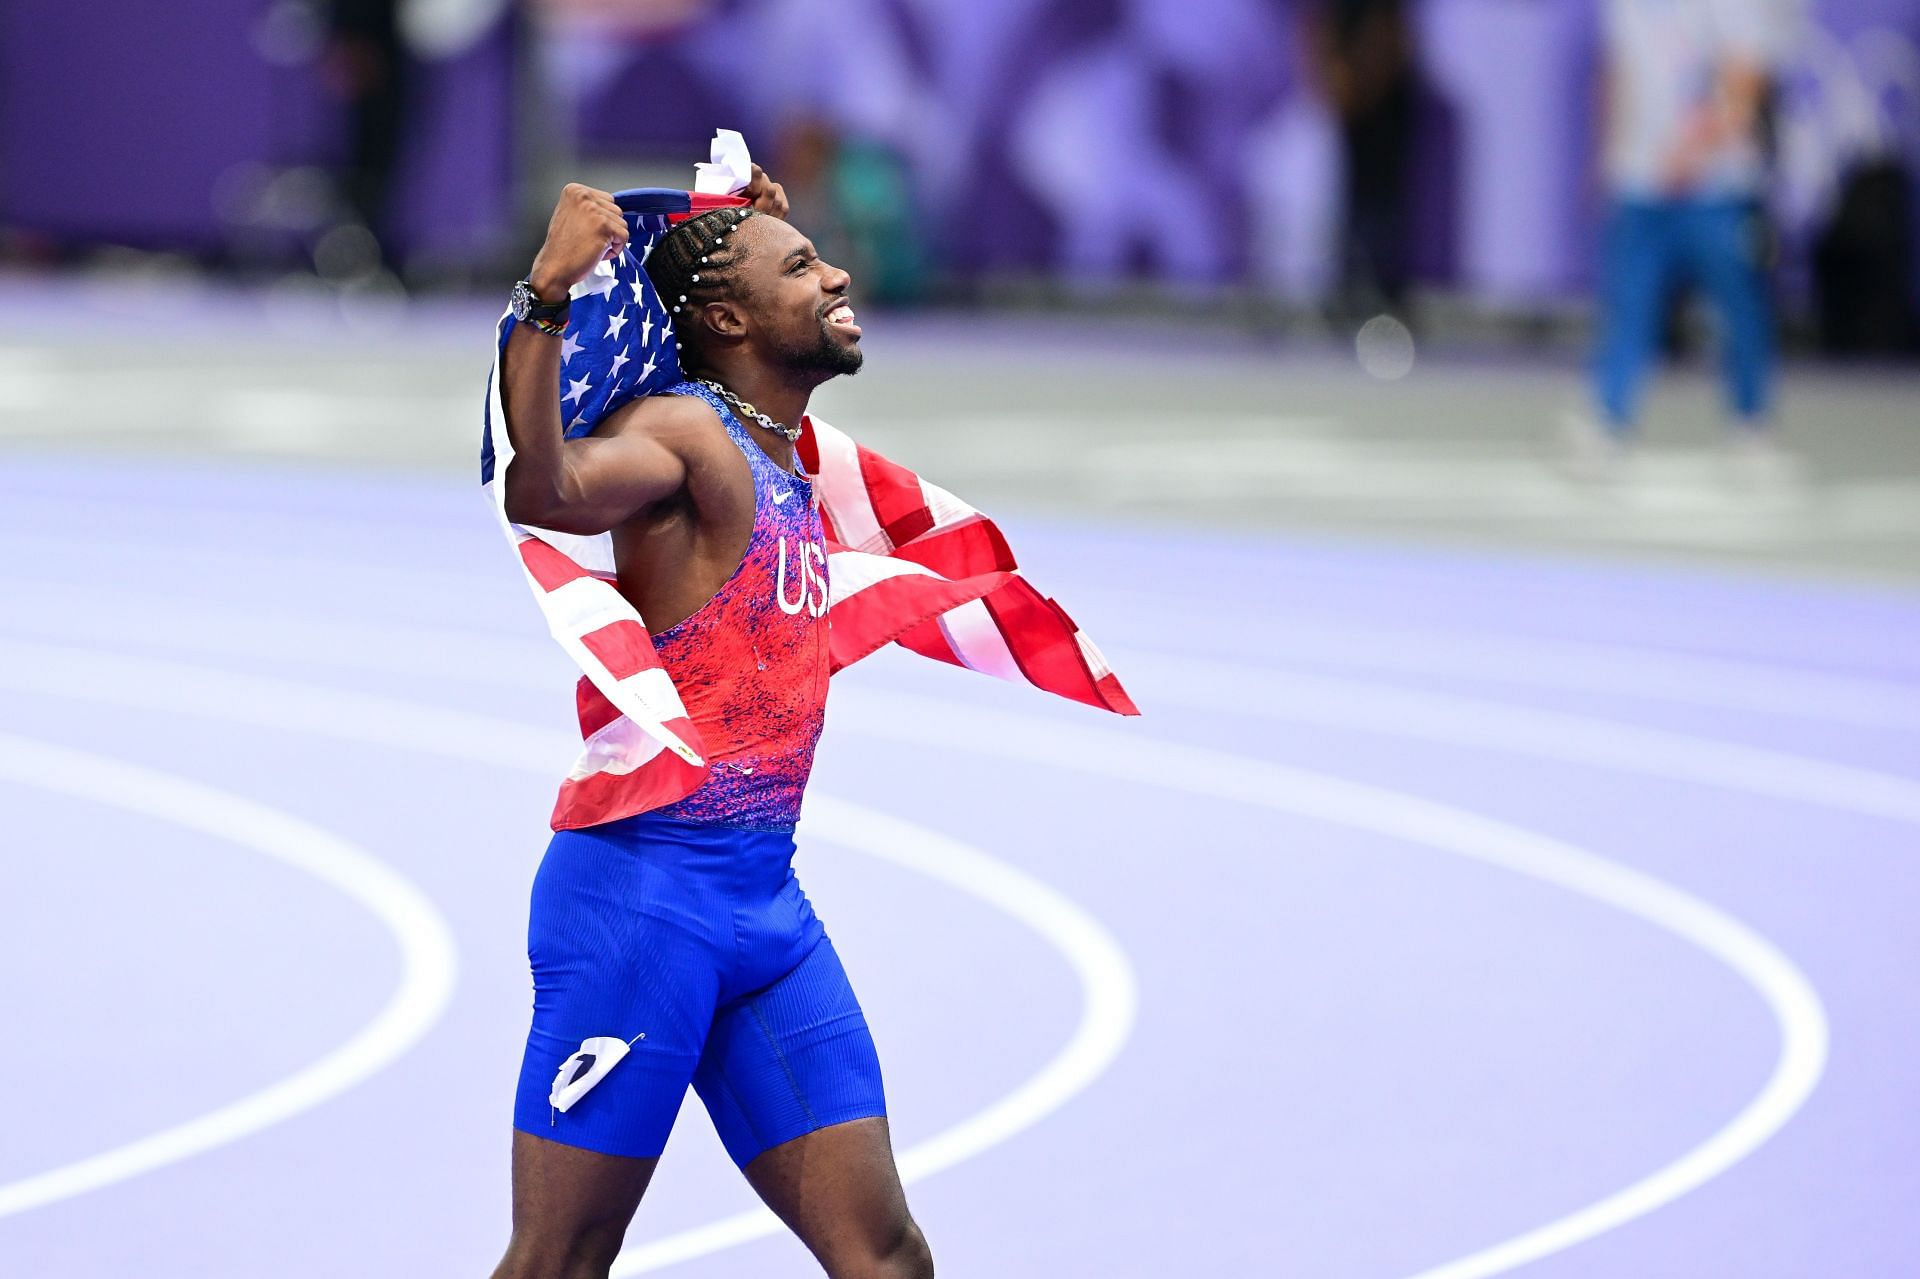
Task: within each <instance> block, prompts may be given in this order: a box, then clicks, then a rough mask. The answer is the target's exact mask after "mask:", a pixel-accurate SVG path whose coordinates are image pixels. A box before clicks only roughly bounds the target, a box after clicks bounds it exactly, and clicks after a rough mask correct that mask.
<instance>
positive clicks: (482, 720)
mask: <svg viewBox="0 0 1920 1279" xmlns="http://www.w3.org/2000/svg"><path fill="white" fill-rule="evenodd" d="M8 647H10V645H8V644H6V643H4V642H0V653H3V652H4V651H5V650H6V649H7V648H8ZM59 651H61V650H49V653H50V655H51V653H53V652H59ZM64 651H65V652H66V656H67V659H68V660H72V659H73V656H74V651H73V650H64ZM86 665H87V666H88V667H89V669H90V670H91V672H92V674H91V677H90V678H89V680H87V681H86V682H84V683H79V682H76V683H73V684H69V685H66V686H62V685H61V684H60V683H59V682H54V683H53V686H54V687H56V688H58V689H59V692H58V694H57V695H58V696H63V697H69V696H70V697H77V698H82V699H86V700H94V701H103V702H108V703H112V704H116V705H137V706H140V707H142V708H145V709H150V710H170V711H175V712H178V713H182V714H192V715H197V716H202V717H206V718H211V719H219V720H226V721H229V722H239V723H246V724H255V725H260V726H270V727H275V728H278V729H281V730H283V731H287V732H295V733H297V732H309V733H314V734H316V735H325V736H331V737H335V738H339V739H342V740H347V741H354V742H358V743H361V744H364V745H375V746H384V747H389V748H393V749H399V750H412V751H418V752H421V753H425V754H436V755H440V756H445V757H451V758H454V759H459V760H461V761H463V762H470V763H476V764H482V765H486V766H489V767H503V766H504V767H509V768H531V769H533V770H534V771H536V772H538V773H539V774H540V775H541V776H543V777H551V776H556V775H557V774H556V773H555V772H554V768H555V765H556V763H557V762H559V761H564V760H565V759H566V758H568V757H569V756H571V755H572V754H573V753H575V747H576V743H574V742H573V740H572V739H571V738H569V737H567V736H566V735H564V734H559V733H551V732H545V731H542V730H540V729H537V728H530V727H528V726H526V725H523V724H520V723H516V722H513V721H508V720H500V719H492V718H489V717H486V716H478V715H470V714H466V713H462V712H456V711H444V710H440V709H438V708H436V707H432V706H426V705H421V704H417V703H412V702H404V701H399V700H395V699H389V698H382V697H371V696H367V695H363V694H352V693H339V692H335V691H333V690H330V689H326V688H324V687H321V686H318V685H310V684H303V683H299V682H297V681H291V680H281V679H271V678H263V677H260V676H251V675H229V674H226V673H224V672H219V671H214V670H209V669H207V668H204V667H196V666H190V665H186V664H180V663H171V662H156V661H153V660H151V659H146V658H125V657H121V656H119V655H117V654H106V653H99V654H90V655H89V656H88V657H87V658H86ZM22 669H23V668H19V667H15V668H13V670H14V671H19V670H22ZM116 676H117V677H118V678H119V680H120V681H121V683H120V684H119V685H117V686H116V685H115V684H114V678H115V677H116ZM45 681H48V670H47V668H45V667H42V668H39V669H38V670H35V671H34V681H33V682H32V683H31V684H30V683H28V682H27V680H26V679H25V677H24V675H20V676H16V675H14V674H13V673H12V672H10V671H8V670H6V669H4V668H0V687H7V686H12V687H16V688H21V687H24V688H31V689H35V690H36V691H44V686H43V682H45ZM6 740H7V739H5V738H0V745H4V744H5V742H6ZM49 749H52V748H49ZM76 754H77V753H76ZM7 762H8V757H7V756H6V755H4V754H0V775H5V774H4V765H5V764H6V763H7ZM562 766H563V765H562ZM121 767H124V768H126V769H129V770H133V771H136V772H137V771H140V770H135V769H134V766H132V765H124V766H121ZM179 785H181V786H187V787H191V786H194V785H195V784H194V783H187V782H180V783H179ZM200 789H202V790H207V791H209V793H217V792H211V791H210V788H200ZM237 802H239V803H242V804H244V803H246V801H237ZM807 803H808V809H807V818H808V822H809V824H810V827H813V828H814V829H816V830H817V831H818V832H819V833H820V834H821V836H822V837H823V838H825V839H827V840H830V841H832V842H834V843H838V844H841V845H843V846H845V847H848V848H852V849H854V850H856V851H859V852H862V853H866V854H868V855H870V856H874V857H877V858H881V859H883V860H886V861H891V862H894V863H895V864H897V865H900V866H903V867H906V868H908V869H911V870H914V871H917V872H919V873H921V874H924V875H927V876H929V877H931V878H933V879H936V880H939V881H941V882H943V883H945V884H948V885H950V886H952V887H954V888H958V889H960V890H962V891H964V892H966V893H969V894H971V895H972V896H974V897H977V898H979V899H980V900H982V901H984V902H986V903H987V904H988V905H990V906H993V907H995V908H996V909H999V910H1002V911H1004V912H1005V913H1007V914H1009V915H1011V916H1013V917H1014V918H1015V919H1017V920H1019V921H1020V922H1021V923H1024V924H1026V925H1027V926H1028V927H1029V928H1031V929H1033V930H1034V931H1035V932H1036V933H1038V934H1039V935H1040V936H1041V937H1042V938H1043V939H1044V940H1045V941H1047V942H1048V943H1049V944H1050V945H1052V946H1053V947H1054V949H1055V950H1057V951H1059V953H1060V954H1061V955H1062V956H1063V957H1064V958H1065V959H1066V960H1067V962H1068V964H1069V965H1070V966H1071V967H1072V968H1073V970H1074V973H1075V975H1076V976H1077V977H1078V978H1079V979H1080V983H1081V988H1082V994H1083V997H1084V1003H1083V1006H1082V1010H1081V1016H1080V1021H1079V1023H1078V1024H1077V1025H1076V1026H1075V1028H1074V1031H1073V1034H1072V1035H1071V1036H1070V1037H1069V1038H1068V1040H1067V1043H1066V1044H1065V1045H1064V1046H1063V1047H1062V1048H1061V1049H1060V1050H1059V1051H1058V1052H1057V1053H1055V1054H1054V1056H1053V1057H1052V1058H1051V1059H1050V1060H1049V1061H1048V1062H1047V1063H1046V1064H1045V1065H1043V1066H1042V1067H1041V1068H1040V1070H1039V1071H1038V1072H1037V1073H1036V1074H1034V1075H1032V1076H1031V1077H1029V1078H1028V1079H1026V1080H1025V1081H1024V1082H1022V1083H1021V1084H1020V1085H1019V1086H1018V1087H1016V1088H1015V1089H1014V1090H1013V1091H1012V1092H1011V1093H1009V1094H1007V1095H1006V1096H1005V1097H1002V1098H1001V1099H999V1100H998V1101H996V1102H994V1103H993V1104H991V1105H990V1106H988V1107H987V1108H986V1109H984V1110H982V1111H980V1112H978V1113H977V1114H974V1115H970V1116H968V1117H967V1118H965V1119H963V1120H961V1121H960V1122H959V1123H957V1124H955V1125H953V1126H952V1127H950V1128H947V1129H945V1130H943V1131H941V1132H939V1133H936V1134H934V1135H933V1136H932V1137H929V1138H927V1139H926V1140H924V1141H921V1142H919V1143H917V1144H915V1145H913V1146H911V1147H909V1148H907V1149H906V1150H903V1151H902V1152H901V1153H900V1155H899V1158H898V1161H897V1162H898V1165H899V1168H900V1174H901V1177H902V1179H903V1180H906V1181H910V1182H911V1181H916V1180H919V1179H920V1178H923V1177H928V1176H931V1175H933V1174H934V1173H937V1172H940V1171H943V1170H945V1169H947V1168H950V1167H952V1166H953V1165H955V1164H957V1163H959V1162H961V1161H963V1160H965V1159H969V1158H972V1157H973V1156H975V1155H978V1154H980V1153H982V1152H983V1151H986V1150H988V1149H991V1148H992V1147H994V1146H997V1145H999V1144H1001V1143H1002V1142H1005V1141H1008V1140H1010V1139H1011V1138H1013V1137H1014V1136H1016V1135H1017V1134H1019V1133H1020V1132H1023V1131H1024V1130H1026V1129H1027V1128H1030V1127H1032V1126H1033V1125H1035V1124H1037V1123H1039V1122H1040V1121H1041V1120H1042V1119H1044V1118H1046V1117H1047V1116H1048V1115H1049V1114H1051V1113H1053V1112H1054V1111H1055V1110H1057V1109H1059V1108H1060V1107H1061V1106H1062V1105H1064V1104H1066V1102H1067V1101H1068V1100H1070V1099H1071V1098H1072V1097H1073V1096H1074V1095H1075V1094H1077V1093H1078V1092H1080V1091H1081V1090H1082V1089H1084V1088H1086V1087H1087V1086H1088V1085H1089V1084H1091V1083H1092V1082H1093V1081H1094V1080H1095V1079H1096V1078H1098V1077H1099V1076H1100V1075H1101V1074H1102V1073H1103V1072H1104V1071H1105V1070H1106V1068H1107V1067H1108V1066H1109V1065H1111V1064H1112V1062H1113V1061H1114V1059H1115V1058H1116V1057H1118V1056H1119V1054H1120V1051H1121V1049H1122V1048H1123V1047H1124V1045H1125V1043H1126V1040H1127V1037H1128V1036H1129V1034H1130V1033H1131V1031H1132V1027H1133V1021H1134V1017H1135V1010H1136V1007H1137V1003H1138V989H1137V984H1136V983H1135V981H1134V977H1133V970H1132V967H1131V965H1130V964H1129V963H1128V962H1127V958H1126V952H1125V951H1124V950H1123V949H1122V948H1121V946H1120V944H1119V942H1118V941H1116V940H1115V939H1114V937H1113V935H1112V934H1111V933H1110V932H1108V931H1107V929H1106V928H1105V926H1103V925H1102V924H1101V923H1100V922H1099V921H1098V920H1097V919H1095V918H1094V917H1093V916H1092V915H1090V914H1089V913H1087V911H1085V910H1084V909H1082V908H1081V907H1080V906H1079V905H1077V904H1076V903H1074V902H1073V901H1072V900H1071V899H1069V898H1068V897H1066V896H1065V895H1063V894H1062V893H1060V892H1059V891H1058V890H1057V889H1054V888H1052V887H1050V886H1049V885H1047V884H1045V883H1043V882H1042V881H1040V880H1038V879H1035V878H1034V877H1032V876H1030V875H1027V874H1026V873H1024V872H1022V871H1020V870H1017V869H1015V868H1014V867H1012V866H1009V865H1007V864H1006V863H1004V862H1001V861H999V860H997V859H995V858H993V857H991V856H989V855H988V854H986V853H984V852H982V851H980V850H979V849H977V848H974V847H973V846H971V845H968V844H965V843H962V842H960V841H958V840H955V839H951V838H949V837H947V836H943V835H940V834H937V833H935V832H933V831H931V830H928V829H926V828H925V827H922V826H917V825H915V824H914V823H912V822H908V821H905V820H902V819H900V818H895V817H890V816H887V815H885V814H882V813H879V812H876V811H874V810H872V809H868V808H865V807H862V806H860V805H857V804H852V803H849V802H847V801H844V800H835V799H833V798H831V797H829V796H827V795H824V794H816V795H810V796H809V797H808V800H807ZM254 807H255V808H258V807H259V806H257V805H256V806H254ZM136 811H146V810H145V809H137V810H136ZM261 811H263V812H268V813H270V812H271V810H261ZM281 820H283V821H286V822H290V823H295V824H296V825H299V823H297V822H295V819H292V818H285V817H282V818H281ZM224 829H231V828H224ZM308 829H311V828H308ZM312 834H314V835H316V836H319V837H320V838H322V839H331V837H330V836H325V835H324V834H323V833H321V832H318V831H313V832H312ZM229 837H231V836H229ZM334 842H335V843H338V842H339V841H337V840H336V841H334ZM361 856H363V857H364V854H362V855H361ZM374 865H376V866H377V865H378V864H377V863H374ZM381 869H383V870H384V868H381ZM389 873H391V872H389ZM423 900H424V899H423ZM436 918H437V915H436ZM436 1015H437V1010H436ZM340 1051H341V1052H344V1051H345V1050H344V1049H343V1050H340ZM334 1055H335V1056H338V1055H339V1053H336V1054H334ZM395 1055H397V1054H395ZM329 1060H331V1058H329ZM390 1060H391V1058H387V1059H385V1060H383V1061H381V1062H380V1063H379V1065H385V1064H386V1063H387V1061H390ZM374 1068H375V1069H377V1068H378V1066H375V1067H374ZM302 1073H303V1075H304V1074H306V1073H309V1072H302ZM368 1073H371V1071H369V1072H368ZM251 1100H252V1099H251V1098H250V1099H248V1101H249V1102H250V1101H251ZM247 1104H248V1103H247V1102H242V1103H239V1106H245V1105H247ZM237 1108H238V1107H228V1108H226V1109H225V1110H223V1111H221V1112H219V1113H220V1114H222V1115H224V1114H226V1113H228V1111H232V1110H235V1109H237ZM287 1113H288V1114H291V1113H293V1112H287ZM285 1117H287V1115H286V1114H280V1115H274V1116H266V1117H262V1118H260V1119H259V1121H258V1122H257V1123H255V1124H253V1126H252V1127H249V1128H247V1129H244V1130H241V1131H235V1132H233V1133H232V1134H231V1135H228V1136H225V1137H219V1136H215V1137H214V1138H213V1139H211V1140H207V1141H205V1142H203V1143H202V1144H200V1145H198V1146H196V1147H194V1148H193V1149H192V1150H187V1151H183V1152H181V1153H173V1154H167V1153H164V1152H158V1153H156V1155H155V1157H152V1158H149V1159H148V1160H147V1162H146V1163H145V1164H144V1165H143V1168H142V1169H141V1170H144V1168H145V1167H154V1166H158V1165H159V1164H160V1163H165V1162H170V1161H171V1160H172V1159H177V1158H183V1157H185V1154H189V1153H195V1152H197V1150H200V1149H205V1148H206V1147H207V1146H209V1145H217V1144H220V1141H222V1140H233V1139H235V1138H236V1137H238V1136H241V1135H244V1133H245V1132H249V1131H253V1130H255V1129H257V1128H260V1127H265V1126H266V1125H267V1124H269V1123H272V1122H276V1121H277V1119H279V1118H285ZM162 1135H163V1136H165V1135H167V1134H162ZM141 1144H144V1143H141ZM132 1149H134V1148H132V1147H126V1148H122V1150H120V1151H115V1152H112V1153H111V1155H109V1156H103V1157H102V1158H120V1157H123V1156H125V1155H126V1153H127V1151H129V1150H132ZM126 1175H130V1174H126ZM99 1184H105V1183H104V1182H101V1183H99ZM93 1188H94V1186H93V1185H92V1184H76V1185H74V1186H73V1187H72V1188H71V1189H67V1190H64V1191H62V1192H60V1193H51V1194H44V1195H43V1196H42V1197H41V1198H40V1199H39V1200H37V1201H36V1203H30V1204H23V1205H22V1206H23V1207H32V1206H37V1203H45V1202H51V1201H52V1200H54V1199H59V1198H65V1197H68V1196H69V1195H73V1194H80V1193H82V1192H84V1191H86V1190H90V1189H93ZM782 1229H784V1227H783V1226H782V1225H781V1223H780V1221H779V1219H778V1218H776V1217H774V1216H773V1214H772V1213H770V1212H767V1211H766V1210H765V1209H755V1210H752V1211H749V1212H744V1213H740V1214H737V1215H735V1216H733V1217H728V1218H723V1219H721V1220H719V1221H714V1222H710V1223H707V1224H706V1225H703V1226H699V1227H695V1228H693V1229H691V1230H685V1231H681V1232H678V1233H676V1234H674V1235H670V1236H667V1237H665V1238H662V1239H658V1240H654V1241H651V1242H649V1243H647V1244H645V1245H642V1246H641V1247H639V1248H637V1249H629V1250H628V1251H627V1252H625V1253H623V1254H622V1256H621V1259H620V1262H619V1265H618V1268H617V1270H616V1271H615V1273H616V1274H619V1275H633V1274H641V1273H644V1272H647V1271H650V1270H656V1269H659V1268H661V1267H663V1266H666V1265H670V1264H673V1263H675V1262H679V1261H685V1260H690V1259H692V1258H694V1257H699V1256H703V1255H705V1254H707V1253H710V1252H713V1251H717V1250H719V1249H722V1248H728V1247H732V1246H735V1245H737V1244H741V1243H746V1242H748V1241H750V1240H753V1239H756V1238H760V1237H762V1236H765V1235H769V1234H774V1233H777V1232H778V1231H780V1230H782Z"/></svg>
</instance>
